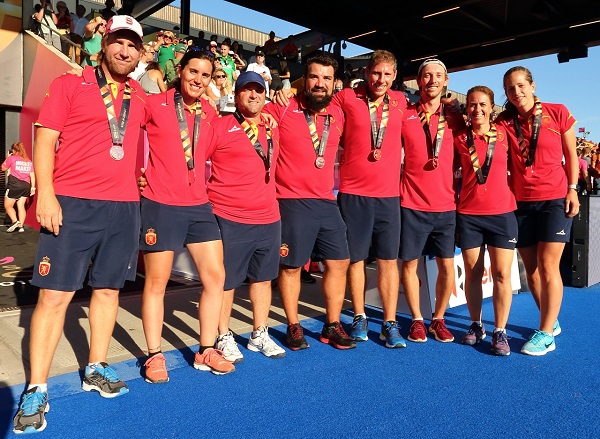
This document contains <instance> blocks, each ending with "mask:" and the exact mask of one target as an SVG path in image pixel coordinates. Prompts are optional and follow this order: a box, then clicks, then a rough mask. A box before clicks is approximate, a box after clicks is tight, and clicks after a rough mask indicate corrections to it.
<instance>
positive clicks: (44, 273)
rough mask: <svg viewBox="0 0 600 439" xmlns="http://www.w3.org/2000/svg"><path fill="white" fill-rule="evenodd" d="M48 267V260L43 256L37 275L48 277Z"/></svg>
mask: <svg viewBox="0 0 600 439" xmlns="http://www.w3.org/2000/svg"><path fill="white" fill-rule="evenodd" d="M50 265H51V264H50V258H49V257H48V256H44V257H43V258H42V262H40V265H39V267H38V273H40V276H48V274H49V273H50Z"/></svg>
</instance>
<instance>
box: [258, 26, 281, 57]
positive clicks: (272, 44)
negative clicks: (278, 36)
mask: <svg viewBox="0 0 600 439" xmlns="http://www.w3.org/2000/svg"><path fill="white" fill-rule="evenodd" d="M278 50H279V48H278V47H277V41H275V32H274V31H271V32H269V39H268V40H267V41H265V44H263V47H262V51H263V52H265V53H266V54H267V55H277V53H278Z"/></svg>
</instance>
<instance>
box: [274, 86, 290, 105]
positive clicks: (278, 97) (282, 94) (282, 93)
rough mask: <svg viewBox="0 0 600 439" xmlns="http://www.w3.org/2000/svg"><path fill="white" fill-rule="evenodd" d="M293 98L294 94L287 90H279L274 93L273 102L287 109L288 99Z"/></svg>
mask: <svg viewBox="0 0 600 439" xmlns="http://www.w3.org/2000/svg"><path fill="white" fill-rule="evenodd" d="M293 96H294V93H292V92H291V91H289V89H281V90H277V91H276V92H275V99H274V100H275V102H276V103H278V104H279V105H283V106H285V107H287V106H288V105H289V104H290V99H291V98H292V97H293Z"/></svg>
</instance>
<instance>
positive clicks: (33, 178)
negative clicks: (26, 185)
mask: <svg viewBox="0 0 600 439" xmlns="http://www.w3.org/2000/svg"><path fill="white" fill-rule="evenodd" d="M29 179H30V180H31V190H30V191H29V195H32V196H33V194H35V172H30V173H29Z"/></svg>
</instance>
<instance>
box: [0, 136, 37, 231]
mask: <svg viewBox="0 0 600 439" xmlns="http://www.w3.org/2000/svg"><path fill="white" fill-rule="evenodd" d="M0 170H2V171H3V172H6V173H7V175H8V182H7V185H6V193H5V194H4V210H5V211H6V214H7V215H8V217H9V218H10V220H11V221H12V223H11V225H10V226H9V227H8V229H7V230H6V231H7V232H8V233H12V232H14V231H15V230H17V229H18V230H19V232H24V231H25V229H24V228H23V226H24V225H25V217H26V215H27V210H26V209H25V203H26V202H27V199H28V198H29V197H31V196H33V194H34V193H35V173H34V172H33V163H32V162H31V160H29V157H28V156H27V152H26V151H25V145H23V142H16V143H13V144H12V145H11V147H10V152H9V156H8V158H7V159H6V160H5V161H4V163H2V166H1V168H0ZM15 204H16V205H17V210H15Z"/></svg>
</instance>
